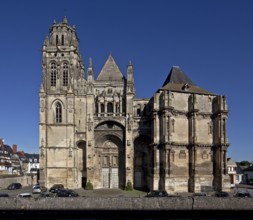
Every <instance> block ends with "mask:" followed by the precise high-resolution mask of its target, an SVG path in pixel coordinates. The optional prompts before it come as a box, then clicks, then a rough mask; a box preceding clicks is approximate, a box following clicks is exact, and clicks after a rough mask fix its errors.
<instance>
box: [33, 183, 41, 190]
mask: <svg viewBox="0 0 253 220" xmlns="http://www.w3.org/2000/svg"><path fill="white" fill-rule="evenodd" d="M37 186H40V184H39V183H36V184H34V185H33V186H32V188H33V189H34V188H35V187H37Z"/></svg>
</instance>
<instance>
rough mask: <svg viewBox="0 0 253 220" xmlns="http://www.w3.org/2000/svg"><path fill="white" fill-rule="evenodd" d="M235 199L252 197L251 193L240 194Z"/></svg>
mask: <svg viewBox="0 0 253 220" xmlns="http://www.w3.org/2000/svg"><path fill="white" fill-rule="evenodd" d="M234 196H235V197H243V198H249V197H251V195H250V193H249V192H238V193H236V194H235V195H234Z"/></svg>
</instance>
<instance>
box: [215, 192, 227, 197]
mask: <svg viewBox="0 0 253 220" xmlns="http://www.w3.org/2000/svg"><path fill="white" fill-rule="evenodd" d="M215 196H216V197H229V193H228V192H216V193H215Z"/></svg>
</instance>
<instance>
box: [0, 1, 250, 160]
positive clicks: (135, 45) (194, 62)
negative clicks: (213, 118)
mask: <svg viewBox="0 0 253 220" xmlns="http://www.w3.org/2000/svg"><path fill="white" fill-rule="evenodd" d="M64 15H66V16H67V18H68V21H69V23H70V24H71V25H75V26H76V30H77V34H78V37H79V40H80V52H81V54H82V57H83V59H84V63H85V65H86V67H87V65H88V59H89V57H92V59H93V65H94V69H95V76H97V75H98V73H99V71H100V70H101V68H102V66H103V64H104V62H105V61H106V59H107V57H108V55H109V54H110V52H112V55H113V56H114V58H115V60H116V62H117V63H118V65H119V67H120V69H121V71H122V72H123V73H124V74H125V73H126V66H127V64H128V61H129V60H131V61H132V63H133V65H134V77H135V87H136V92H137V96H138V97H141V98H144V97H151V96H152V95H153V94H154V92H155V91H156V90H157V89H158V88H160V87H161V86H162V84H163V82H164V80H165V79H166V77H167V75H168V73H169V70H170V68H171V67H172V66H173V65H178V66H180V67H181V69H182V70H183V71H184V72H185V73H186V74H187V75H188V77H189V78H191V80H192V81H193V82H194V83H195V84H197V85H199V86H200V87H202V88H204V89H206V90H209V91H211V92H214V93H217V94H221V95H226V96H227V102H228V106H229V109H230V111H229V121H228V135H229V141H230V143H231V145H230V147H229V151H228V156H230V157H232V158H233V159H234V160H236V161H241V160H249V161H252V160H253V146H252V137H253V128H252V126H253V113H252V109H253V99H252V94H253V92H252V83H253V76H252V73H253V62H252V61H253V60H252V59H253V1H251V0H248V1H247V0H243V1H241V0H237V1H235V0H234V1H233V0H222V1H221V0H205V1H203V0H191V1H189V0H173V1H172V0H125V1H123V0H121V1H119V0H92V1H91V0H89V1H85V0H69V1H67V0H61V1H58V0H57V1H51V0H50V1H49V0H43V1H42V0H41V1H34V0H22V1H21V0H16V1H14V0H8V1H7V0H5V1H0V28H1V34H0V43H1V50H0V56H1V61H0V64H1V65H0V73H1V79H0V82H1V92H0V101H1V110H0V137H2V138H4V140H5V143H6V144H8V145H12V144H17V145H18V150H24V151H26V152H28V153H38V152H39V95H38V92H39V87H40V83H41V79H42V68H41V64H42V54H41V48H42V44H43V41H44V39H45V36H46V35H47V34H48V31H49V27H50V26H51V24H52V23H53V20H54V19H55V20H56V22H59V21H61V20H62V18H63V17H64Z"/></svg>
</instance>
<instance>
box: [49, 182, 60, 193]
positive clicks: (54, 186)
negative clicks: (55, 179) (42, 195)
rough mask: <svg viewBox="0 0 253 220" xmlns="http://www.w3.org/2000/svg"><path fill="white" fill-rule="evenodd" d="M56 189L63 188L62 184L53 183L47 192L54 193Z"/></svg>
mask: <svg viewBox="0 0 253 220" xmlns="http://www.w3.org/2000/svg"><path fill="white" fill-rule="evenodd" d="M58 189H64V186H63V185H62V184H54V185H53V186H52V187H51V188H50V189H49V192H51V193H56V192H57V191H58Z"/></svg>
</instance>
